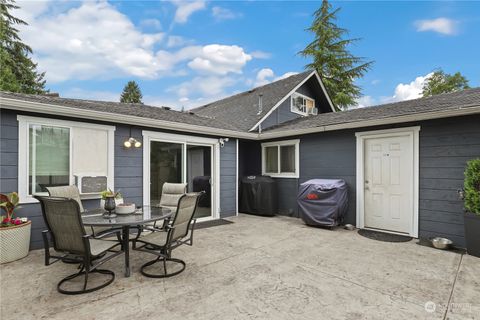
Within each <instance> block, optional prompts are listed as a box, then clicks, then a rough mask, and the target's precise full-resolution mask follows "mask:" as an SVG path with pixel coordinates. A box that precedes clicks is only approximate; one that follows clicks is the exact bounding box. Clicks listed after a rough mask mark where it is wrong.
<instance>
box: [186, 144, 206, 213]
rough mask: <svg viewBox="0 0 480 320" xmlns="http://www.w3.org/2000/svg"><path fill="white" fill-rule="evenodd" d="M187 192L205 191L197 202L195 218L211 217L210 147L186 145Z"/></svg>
mask: <svg viewBox="0 0 480 320" xmlns="http://www.w3.org/2000/svg"><path fill="white" fill-rule="evenodd" d="M186 169H187V174H186V177H187V181H186V182H187V183H188V192H200V191H205V195H203V196H202V197H201V198H200V199H199V202H198V206H197V210H196V211H195V215H194V217H195V218H206V217H210V216H212V183H211V182H212V147H211V146H200V145H187V165H186Z"/></svg>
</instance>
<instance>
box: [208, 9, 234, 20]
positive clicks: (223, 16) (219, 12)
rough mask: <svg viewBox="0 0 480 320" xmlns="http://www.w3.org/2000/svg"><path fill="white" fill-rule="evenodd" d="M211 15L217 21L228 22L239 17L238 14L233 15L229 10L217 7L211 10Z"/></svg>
mask: <svg viewBox="0 0 480 320" xmlns="http://www.w3.org/2000/svg"><path fill="white" fill-rule="evenodd" d="M212 15H213V17H214V18H215V19H217V20H230V19H236V18H238V17H240V16H241V14H240V13H235V12H233V11H232V10H230V9H227V8H222V7H218V6H216V7H213V8H212Z"/></svg>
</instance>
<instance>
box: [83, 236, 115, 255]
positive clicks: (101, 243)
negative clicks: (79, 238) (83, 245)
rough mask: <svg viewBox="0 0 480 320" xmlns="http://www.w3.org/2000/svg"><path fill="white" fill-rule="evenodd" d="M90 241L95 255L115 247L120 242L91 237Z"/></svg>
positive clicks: (91, 250) (91, 249)
mask: <svg viewBox="0 0 480 320" xmlns="http://www.w3.org/2000/svg"><path fill="white" fill-rule="evenodd" d="M89 241H90V252H91V253H92V255H93V256H98V255H99V254H102V253H103V252H105V251H107V250H108V249H111V248H113V247H115V246H116V245H117V244H118V243H115V242H112V241H107V240H99V239H89Z"/></svg>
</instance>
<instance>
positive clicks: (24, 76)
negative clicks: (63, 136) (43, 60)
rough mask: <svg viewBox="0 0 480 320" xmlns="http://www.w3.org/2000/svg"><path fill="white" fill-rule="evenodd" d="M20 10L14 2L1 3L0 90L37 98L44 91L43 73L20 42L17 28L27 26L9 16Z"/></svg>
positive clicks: (26, 47)
mask: <svg viewBox="0 0 480 320" xmlns="http://www.w3.org/2000/svg"><path fill="white" fill-rule="evenodd" d="M17 8H19V7H18V6H17V5H15V2H14V1H13V0H0V90H5V91H12V92H21V93H31V94H38V93H44V92H45V91H46V90H45V80H44V77H45V72H42V73H39V72H37V64H36V63H34V62H33V61H32V60H31V58H30V54H31V53H32V49H31V48H30V47H29V46H28V45H26V44H25V43H23V42H22V40H21V39H20V36H19V35H18V29H17V28H16V27H15V26H16V25H27V23H26V22H25V21H23V20H21V19H18V18H16V17H14V16H12V15H11V14H10V11H11V10H13V9H17Z"/></svg>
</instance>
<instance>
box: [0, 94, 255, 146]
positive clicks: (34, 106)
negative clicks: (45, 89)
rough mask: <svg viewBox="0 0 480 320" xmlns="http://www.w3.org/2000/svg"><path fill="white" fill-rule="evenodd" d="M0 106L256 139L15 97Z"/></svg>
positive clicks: (0, 98) (243, 134)
mask: <svg viewBox="0 0 480 320" xmlns="http://www.w3.org/2000/svg"><path fill="white" fill-rule="evenodd" d="M0 106H1V108H2V109H11V110H18V111H26V112H34V113H42V114H51V115H57V116H64V117H75V118H82V119H89V120H97V121H105V122H110V123H123V124H129V125H137V126H145V127H151V128H159V129H166V130H174V131H181V132H191V133H198V134H206V135H213V136H225V137H231V138H244V139H252V140H256V139H257V138H258V134H256V133H247V132H240V131H234V130H228V129H220V128H211V127H205V126H198V125H192V124H186V123H180V122H172V121H166V120H157V119H150V118H143V117H137V116H130V115H124V114H116V113H109V112H102V111H95V110H87V109H80V108H72V107H66V106H61V105H52V104H45V103H38V102H31V101H23V100H17V99H10V98H4V97H0Z"/></svg>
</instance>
